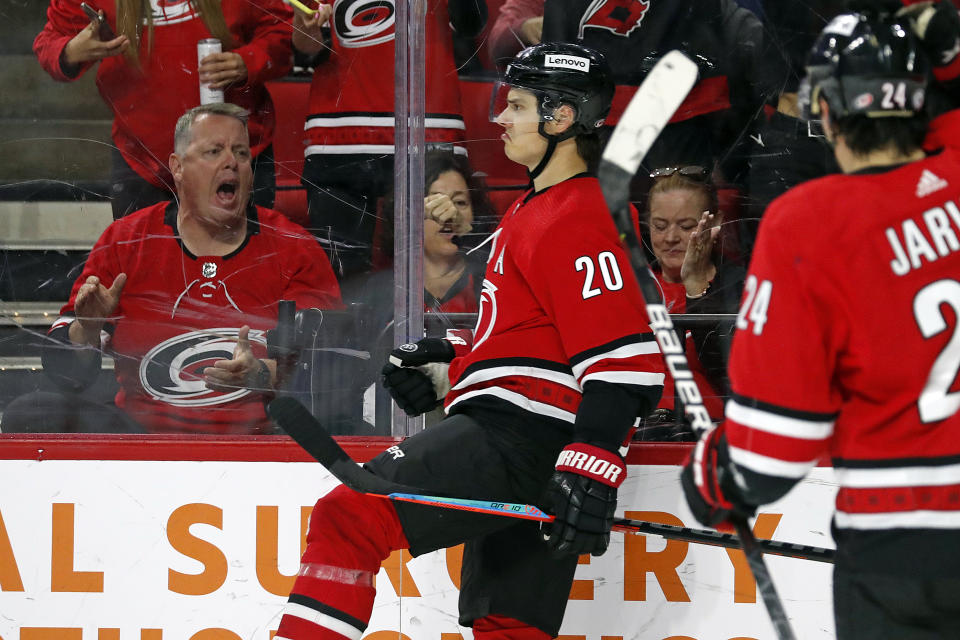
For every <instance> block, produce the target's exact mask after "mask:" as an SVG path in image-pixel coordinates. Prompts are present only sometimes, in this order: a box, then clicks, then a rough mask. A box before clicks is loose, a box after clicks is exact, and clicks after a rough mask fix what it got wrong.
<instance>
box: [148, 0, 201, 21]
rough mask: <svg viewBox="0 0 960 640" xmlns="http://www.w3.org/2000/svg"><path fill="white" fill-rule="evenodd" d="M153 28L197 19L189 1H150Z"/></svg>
mask: <svg viewBox="0 0 960 640" xmlns="http://www.w3.org/2000/svg"><path fill="white" fill-rule="evenodd" d="M150 10H151V11H152V12H153V26H155V27H160V26H163V25H168V24H177V23H178V22H187V21H188V20H193V19H195V18H198V17H199V16H198V15H197V12H196V11H194V9H193V3H192V2H191V1H190V0H150Z"/></svg>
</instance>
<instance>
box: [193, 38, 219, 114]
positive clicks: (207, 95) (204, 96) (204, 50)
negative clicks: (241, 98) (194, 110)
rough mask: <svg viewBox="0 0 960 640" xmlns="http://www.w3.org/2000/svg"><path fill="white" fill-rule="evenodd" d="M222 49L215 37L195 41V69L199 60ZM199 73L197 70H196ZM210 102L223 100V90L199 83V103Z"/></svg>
mask: <svg viewBox="0 0 960 640" xmlns="http://www.w3.org/2000/svg"><path fill="white" fill-rule="evenodd" d="M222 50H223V49H222V48H221V46H220V41H219V40H217V39H216V38H206V39H204V40H200V41H199V42H197V69H198V70H199V68H200V62H201V61H202V60H203V59H204V58H206V57H207V56H208V55H210V54H211V53H220V52H221V51H222ZM197 74H198V75H199V71H198V72H197ZM212 102H223V91H222V90H221V89H211V88H210V87H208V86H207V85H205V84H203V82H201V83H200V104H210V103H212Z"/></svg>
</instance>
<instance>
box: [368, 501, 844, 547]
mask: <svg viewBox="0 0 960 640" xmlns="http://www.w3.org/2000/svg"><path fill="white" fill-rule="evenodd" d="M383 497H386V498H389V499H391V500H397V501H400V502H412V503H415V504H423V505H428V506H434V507H445V508H450V509H460V510H464V511H474V512H477V513H486V514H490V515H500V516H507V517H512V518H521V519H524V520H534V521H537V522H553V520H554V517H553V516H551V515H550V514H547V513H544V512H543V511H541V510H540V509H538V508H537V507H535V506H533V505H529V504H517V503H511V502H496V501H486V500H467V499H463V498H441V497H436V496H426V495H419V494H411V493H391V494H389V495H386V496H383ZM613 530H614V531H622V532H624V533H642V534H646V535H656V536H661V537H663V538H669V539H672V540H680V541H683V542H694V543H697V544H707V545H713V546H717V547H727V548H729V549H742V548H743V545H742V544H741V542H740V540H739V539H738V538H737V536H735V535H732V534H729V533H720V532H719V531H714V530H711V529H691V528H688V527H677V526H674V525H669V524H661V523H659V522H647V521H645V520H630V519H627V518H614V520H613ZM756 542H757V544H758V545H759V547H760V550H761V552H762V553H767V554H770V555H778V556H786V557H790V558H799V559H801V560H814V561H816V562H826V563H832V562H833V555H834V551H833V549H825V548H823V547H813V546H809V545H803V544H796V543H793V542H778V541H776V540H763V539H758V540H756Z"/></svg>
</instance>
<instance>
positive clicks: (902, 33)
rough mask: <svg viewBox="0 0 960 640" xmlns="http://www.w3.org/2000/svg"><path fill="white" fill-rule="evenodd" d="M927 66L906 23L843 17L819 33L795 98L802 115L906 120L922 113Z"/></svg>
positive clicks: (876, 16) (884, 16) (878, 16)
mask: <svg viewBox="0 0 960 640" xmlns="http://www.w3.org/2000/svg"><path fill="white" fill-rule="evenodd" d="M928 69H929V64H928V62H927V60H926V58H925V56H924V55H923V54H922V53H921V52H920V49H919V46H918V43H917V41H916V38H915V36H914V35H913V32H912V31H911V28H910V24H909V23H908V22H907V20H906V19H903V20H902V21H901V20H900V19H899V18H897V17H895V16H892V15H890V14H888V13H882V12H876V13H866V12H864V13H844V14H840V15H838V16H837V17H835V18H834V19H833V20H832V21H830V23H829V24H828V25H827V26H826V27H824V29H823V31H822V32H821V33H820V36H819V37H818V39H817V41H816V43H815V44H814V46H813V49H812V50H811V51H810V55H809V58H808V62H807V75H806V77H805V78H804V79H803V81H802V82H801V84H800V90H799V95H798V100H799V106H800V109H801V112H802V117H803V118H804V119H807V120H813V119H815V118H817V117H819V116H820V102H819V99H820V98H823V99H824V100H826V102H827V105H829V107H830V117H831V118H833V119H835V120H838V119H840V118H843V117H845V116H849V115H865V116H867V117H872V118H879V117H900V118H907V117H912V116H914V115H916V114H917V113H919V112H921V111H922V110H923V102H924V97H925V94H926V86H927V72H928Z"/></svg>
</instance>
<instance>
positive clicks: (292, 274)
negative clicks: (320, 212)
mask: <svg viewBox="0 0 960 640" xmlns="http://www.w3.org/2000/svg"><path fill="white" fill-rule="evenodd" d="M259 211H260V215H261V219H262V220H263V221H264V222H266V223H267V224H269V225H271V226H273V227H274V228H275V229H276V240H275V242H276V244H275V246H276V252H277V255H278V256H284V260H283V262H282V263H281V269H283V276H284V278H285V279H286V281H287V284H286V286H285V287H284V289H283V292H282V294H281V296H280V297H279V298H278V299H282V300H293V301H294V302H296V303H297V308H298V309H309V308H313V307H316V308H317V309H342V308H343V301H342V299H341V297H340V286H339V285H338V284H337V278H336V276H335V275H334V273H333V267H331V266H330V261H329V260H328V259H327V254H326V253H325V252H324V250H323V248H322V247H321V246H320V244H319V243H318V242H317V241H316V240H315V239H314V237H313V236H312V235H311V234H310V232H309V231H307V230H306V229H304V228H303V227H301V226H299V225H297V224H294V223H293V222H290V221H289V220H287V219H286V218H285V217H284V216H283V215H282V214H279V213H275V212H274V213H272V214H267V213H266V211H265V210H263V209H260V210H259Z"/></svg>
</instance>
